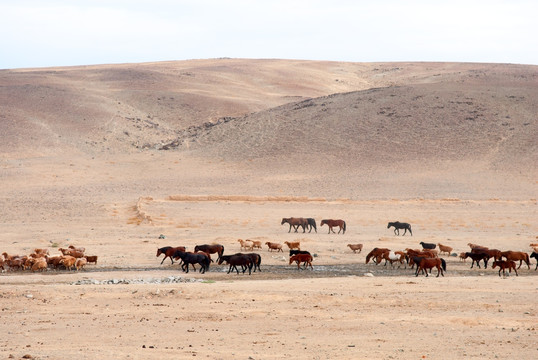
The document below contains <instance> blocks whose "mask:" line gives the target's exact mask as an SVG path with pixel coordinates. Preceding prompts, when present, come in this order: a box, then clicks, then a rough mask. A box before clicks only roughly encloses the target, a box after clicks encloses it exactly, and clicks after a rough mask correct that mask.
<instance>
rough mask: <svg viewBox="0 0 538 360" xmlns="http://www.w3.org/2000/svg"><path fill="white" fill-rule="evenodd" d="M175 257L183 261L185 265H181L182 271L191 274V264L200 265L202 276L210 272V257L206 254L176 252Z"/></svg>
mask: <svg viewBox="0 0 538 360" xmlns="http://www.w3.org/2000/svg"><path fill="white" fill-rule="evenodd" d="M174 255H177V256H178V257H179V258H180V259H181V260H182V261H183V264H182V265H181V269H182V270H183V271H184V272H186V273H188V272H189V264H193V266H194V264H200V265H201V268H200V272H201V273H202V274H205V272H206V270H209V263H210V261H209V257H207V255H204V254H193V253H187V252H183V251H176V253H175V254H174Z"/></svg>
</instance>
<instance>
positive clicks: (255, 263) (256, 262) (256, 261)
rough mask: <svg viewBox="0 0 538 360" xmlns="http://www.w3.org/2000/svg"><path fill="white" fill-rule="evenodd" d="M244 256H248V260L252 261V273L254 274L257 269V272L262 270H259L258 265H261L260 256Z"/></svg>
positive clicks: (248, 254) (249, 254)
mask: <svg viewBox="0 0 538 360" xmlns="http://www.w3.org/2000/svg"><path fill="white" fill-rule="evenodd" d="M236 255H239V254H236ZM244 255H247V256H249V257H250V259H251V260H252V268H253V269H254V272H256V269H258V271H262V269H260V264H261V263H262V257H261V256H260V254H257V253H247V254H244Z"/></svg>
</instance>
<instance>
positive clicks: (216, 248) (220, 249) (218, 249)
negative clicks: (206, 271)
mask: <svg viewBox="0 0 538 360" xmlns="http://www.w3.org/2000/svg"><path fill="white" fill-rule="evenodd" d="M198 251H202V252H205V253H208V254H217V255H218V258H217V260H218V259H220V257H221V256H222V253H224V246H222V245H220V244H211V245H208V244H204V245H196V246H195V247H194V252H198Z"/></svg>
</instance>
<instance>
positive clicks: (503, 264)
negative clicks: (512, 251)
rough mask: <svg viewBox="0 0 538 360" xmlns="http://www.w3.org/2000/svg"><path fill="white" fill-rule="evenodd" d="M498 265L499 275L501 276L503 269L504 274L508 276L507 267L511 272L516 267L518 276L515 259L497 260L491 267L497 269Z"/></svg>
mask: <svg viewBox="0 0 538 360" xmlns="http://www.w3.org/2000/svg"><path fill="white" fill-rule="evenodd" d="M497 266H498V267H499V276H501V270H502V272H503V276H506V272H505V270H506V269H508V271H509V272H510V273H511V272H512V269H514V271H515V272H516V276H518V274H517V270H516V262H515V261H512V260H497V261H494V262H493V266H492V267H491V268H492V269H495V268H496V267H497Z"/></svg>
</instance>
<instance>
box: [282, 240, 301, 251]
mask: <svg viewBox="0 0 538 360" xmlns="http://www.w3.org/2000/svg"><path fill="white" fill-rule="evenodd" d="M284 244H286V245H288V247H289V248H290V250H292V249H297V250H301V242H300V241H294V242H289V241H284Z"/></svg>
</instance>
